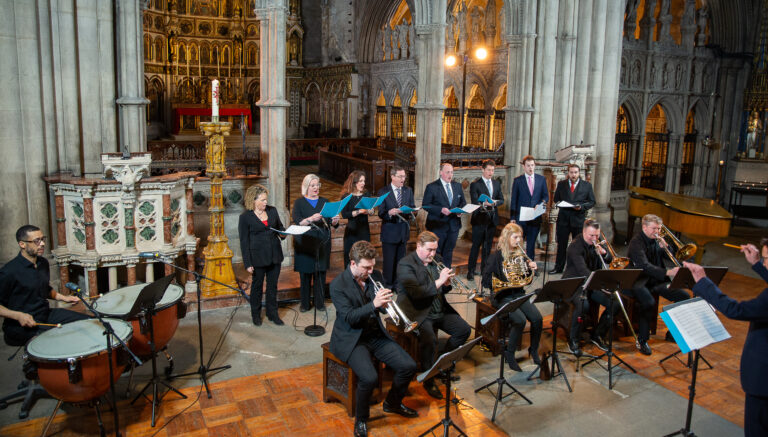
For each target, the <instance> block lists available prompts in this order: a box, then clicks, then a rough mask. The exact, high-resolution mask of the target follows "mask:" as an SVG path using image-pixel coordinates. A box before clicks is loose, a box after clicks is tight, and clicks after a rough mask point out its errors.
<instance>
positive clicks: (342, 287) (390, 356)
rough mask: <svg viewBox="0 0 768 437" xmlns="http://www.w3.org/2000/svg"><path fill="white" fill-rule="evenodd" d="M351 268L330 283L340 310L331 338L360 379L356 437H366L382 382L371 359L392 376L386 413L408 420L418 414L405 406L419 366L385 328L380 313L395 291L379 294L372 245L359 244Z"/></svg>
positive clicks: (336, 351) (333, 349)
mask: <svg viewBox="0 0 768 437" xmlns="http://www.w3.org/2000/svg"><path fill="white" fill-rule="evenodd" d="M349 258H350V262H349V266H347V269H346V270H344V272H343V273H342V274H340V275H339V276H337V277H336V278H335V279H334V280H333V282H331V286H330V291H331V300H332V301H333V306H334V307H335V308H336V321H335V322H334V324H333V332H332V333H331V345H330V350H331V353H333V354H334V355H336V356H337V357H338V358H339V359H340V360H343V361H344V362H345V363H347V364H349V367H351V368H352V371H353V372H355V375H357V379H358V382H357V398H356V403H355V428H354V435H355V436H356V437H358V436H366V435H368V428H367V421H368V414H369V407H370V398H371V394H372V393H373V389H374V387H375V386H376V383H377V382H378V374H377V372H376V368H375V367H374V366H373V362H372V361H371V354H373V355H374V356H375V357H376V358H378V359H379V360H381V361H383V362H384V363H386V364H387V366H388V367H389V368H390V369H392V371H393V372H394V378H393V380H392V388H391V389H390V391H389V394H388V395H387V398H386V399H385V400H384V406H383V409H384V412H386V413H396V414H399V415H401V416H404V417H409V418H410V417H416V416H418V413H417V412H416V411H415V410H413V409H411V408H409V407H407V406H405V405H404V404H403V403H402V400H403V397H404V396H405V392H406V390H407V389H408V384H409V383H410V381H411V378H412V377H413V374H414V373H415V372H416V363H415V362H414V361H413V358H411V357H410V356H409V355H408V353H406V352H405V350H403V348H402V347H400V345H398V344H397V343H396V342H395V341H394V340H393V339H392V337H390V336H389V334H388V333H387V330H386V329H385V328H384V325H383V324H382V322H381V318H380V317H379V312H382V311H383V309H384V307H385V305H387V304H388V303H389V302H391V301H392V291H391V290H389V289H386V288H380V289H379V290H378V293H375V292H374V290H375V289H376V288H377V287H376V285H375V284H374V278H376V280H377V281H381V273H380V272H378V271H375V270H373V266H374V264H375V263H376V250H375V249H374V247H373V245H372V244H371V243H369V242H368V241H358V242H356V243H355V244H353V245H352V248H351V249H350V251H349Z"/></svg>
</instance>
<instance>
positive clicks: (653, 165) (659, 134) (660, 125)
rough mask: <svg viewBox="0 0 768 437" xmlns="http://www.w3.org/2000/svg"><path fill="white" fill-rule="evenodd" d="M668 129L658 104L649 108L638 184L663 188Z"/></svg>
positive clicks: (652, 187) (656, 188) (665, 118)
mask: <svg viewBox="0 0 768 437" xmlns="http://www.w3.org/2000/svg"><path fill="white" fill-rule="evenodd" d="M668 150H669V131H667V117H666V115H665V114H664V110H663V109H662V108H661V106H660V105H656V106H654V107H653V109H651V112H650V113H649V114H648V118H647V119H646V121H645V145H644V147H643V175H642V177H641V178H640V186H642V187H645V188H651V189H654V190H663V189H664V182H665V179H666V172H667V152H668Z"/></svg>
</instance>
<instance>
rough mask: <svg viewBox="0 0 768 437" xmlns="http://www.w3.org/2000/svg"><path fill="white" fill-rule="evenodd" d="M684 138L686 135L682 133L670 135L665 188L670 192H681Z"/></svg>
mask: <svg viewBox="0 0 768 437" xmlns="http://www.w3.org/2000/svg"><path fill="white" fill-rule="evenodd" d="M684 139H685V137H684V136H683V135H681V134H670V135H669V144H668V146H667V170H666V177H665V179H666V181H665V184H664V190H665V191H668V192H670V193H678V192H680V162H681V161H682V150H683V140H684Z"/></svg>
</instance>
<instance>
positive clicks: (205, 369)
mask: <svg viewBox="0 0 768 437" xmlns="http://www.w3.org/2000/svg"><path fill="white" fill-rule="evenodd" d="M150 259H154V260H155V261H159V262H161V263H163V264H166V265H169V266H171V267H173V268H174V269H176V270H180V271H182V272H186V273H190V274H192V275H194V277H195V283H197V340H198V344H199V346H200V367H198V369H197V370H195V371H194V372H187V373H182V374H179V375H171V376H169V377H168V379H174V378H180V377H182V376H191V375H200V379H201V380H202V381H203V385H204V386H205V392H206V393H207V394H208V399H211V398H212V397H213V396H212V395H211V388H210V387H209V385H208V374H209V373H218V372H221V371H223V370H227V369H229V368H231V367H232V365H230V364H225V365H223V366H219V367H214V368H211V364H213V360H214V359H216V352H217V350H216V349H214V350H213V352H211V356H210V357H209V358H208V362H207V363H205V362H204V359H203V318H202V317H203V316H202V313H201V312H200V311H201V307H202V306H203V303H202V295H201V293H202V292H201V290H200V285H201V284H200V283H201V282H202V280H203V279H205V280H207V281H211V282H213V283H215V284H219V285H223V286H225V287H227V288H229V289H230V290H236V291H237V292H238V293H240V294H241V295H242V296H244V297H245V299H246V300H248V301H249V302H250V299H249V298H248V296H246V294H245V293H244V292H243V290H241V289H239V288H235V287H232V286H230V285H227V284H225V283H223V282H219V281H217V280H215V279H211V278H209V277H207V276H204V275H202V274H200V273H197V272H194V271H192V270H187V269H185V268H184V267H181V266H177V265H176V264H173V263H171V262H170V261H166V260H164V259H162V258H160V257H157V256H153V257H151V258H150Z"/></svg>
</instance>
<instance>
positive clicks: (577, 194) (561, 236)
mask: <svg viewBox="0 0 768 437" xmlns="http://www.w3.org/2000/svg"><path fill="white" fill-rule="evenodd" d="M580 171H581V169H580V168H579V166H578V165H576V164H570V165H568V179H565V180H562V181H560V182H558V183H557V188H555V203H556V204H557V203H559V202H562V201H565V202H568V203H570V204H571V205H573V207H561V208H560V210H559V211H558V213H557V231H556V234H555V235H556V238H557V258H556V260H555V268H554V269H553V270H552V271H551V272H550V273H552V274H557V273H562V272H563V267H564V266H565V253H566V250H567V248H568V237H571V238H576V237H577V236H578V235H579V234H581V227H582V225H583V223H584V219H585V218H587V211H589V210H590V209H591V208H592V207H593V206H595V192H594V191H593V190H592V184H590V183H589V182H587V181H583V180H581V178H580V177H579V174H580Z"/></svg>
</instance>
